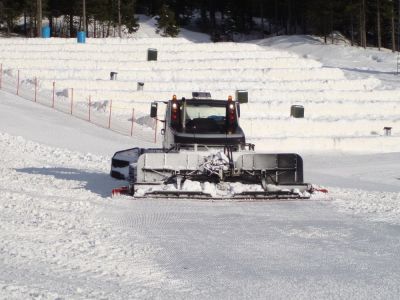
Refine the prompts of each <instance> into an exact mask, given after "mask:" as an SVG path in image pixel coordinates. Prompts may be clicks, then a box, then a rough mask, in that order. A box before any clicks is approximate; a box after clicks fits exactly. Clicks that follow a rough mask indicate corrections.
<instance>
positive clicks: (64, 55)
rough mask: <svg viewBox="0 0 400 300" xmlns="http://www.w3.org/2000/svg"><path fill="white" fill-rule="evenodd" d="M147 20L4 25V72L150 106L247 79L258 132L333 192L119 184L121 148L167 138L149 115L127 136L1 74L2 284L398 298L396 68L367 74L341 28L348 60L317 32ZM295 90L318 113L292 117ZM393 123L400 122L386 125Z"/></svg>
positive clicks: (20, 293)
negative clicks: (74, 29)
mask: <svg viewBox="0 0 400 300" xmlns="http://www.w3.org/2000/svg"><path fill="white" fill-rule="evenodd" d="M146 26H147V27H146ZM146 26H143V28H142V29H143V30H142V31H141V32H140V33H139V34H138V38H137V39H133V40H118V39H107V40H89V43H88V44H87V45H76V44H75V41H73V40H62V39H51V40H37V39H32V40H23V39H0V61H1V62H2V63H3V67H4V71H5V73H4V74H3V75H4V80H5V82H6V83H10V82H11V83H12V82H13V80H15V75H16V74H15V70H16V69H20V70H21V74H22V78H23V80H24V81H23V86H24V87H25V88H26V89H31V90H32V88H33V87H32V79H31V77H32V76H40V78H41V81H40V84H41V85H40V89H41V90H42V91H48V90H49V89H50V88H51V85H52V81H53V80H54V79H56V80H57V86H58V85H59V84H60V85H62V84H63V83H65V85H64V86H61V87H60V88H61V89H63V88H70V87H71V85H72V84H73V85H74V88H75V91H76V92H77V94H76V95H75V96H76V99H77V101H79V99H84V98H85V97H86V96H87V93H91V94H92V95H97V96H98V101H103V100H108V99H109V98H111V97H112V98H113V99H114V100H116V101H119V103H120V105H135V107H136V108H137V110H138V111H142V114H143V116H144V115H145V114H147V113H148V104H149V102H150V101H151V100H156V99H159V97H166V98H168V97H170V95H171V93H176V94H178V95H179V96H190V92H191V91H192V90H208V91H211V92H212V94H213V95H215V96H217V97H222V98H223V97H226V95H227V94H232V91H233V92H234V91H235V89H243V88H246V89H248V91H249V95H250V103H249V104H248V105H245V106H243V108H242V113H243V125H244V127H245V130H247V132H249V133H248V137H249V138H250V140H251V141H254V142H256V144H257V149H260V148H264V149H268V150H269V151H274V149H279V150H280V151H289V150H293V151H296V152H299V153H300V154H301V155H302V156H303V158H304V165H305V167H304V169H305V171H304V172H305V180H306V181H307V182H312V183H315V184H319V185H323V186H326V187H327V188H328V189H329V194H328V195H326V196H324V195H316V196H315V197H313V198H312V199H311V200H310V201H289V202H277V201H268V202H240V201H216V202H212V201H195V200H190V199H186V200H155V199H146V200H137V199H136V200H135V199H132V198H129V197H117V198H110V191H111V189H112V188H114V187H117V186H119V185H121V182H119V181H116V180H114V179H112V178H111V177H110V176H109V175H108V172H109V166H110V158H111V156H112V155H113V153H114V152H115V151H117V150H121V149H125V148H130V147H133V146H141V147H153V146H154V144H151V143H150V142H149V139H148V138H145V137H146V135H148V134H149V133H148V131H146V130H144V129H141V130H138V133H135V134H134V136H133V137H127V136H124V135H121V134H118V133H115V132H112V131H109V130H107V129H104V128H101V127H98V126H95V125H94V124H91V123H88V122H86V121H83V120H80V119H77V118H75V117H72V116H70V115H68V114H64V113H61V112H58V111H55V110H53V109H51V108H48V107H45V106H42V105H38V104H35V103H33V102H31V101H27V100H25V99H22V98H19V97H17V96H15V95H12V94H10V93H7V92H4V91H0V174H1V176H0V194H1V196H0V298H1V299H136V298H140V299H143V298H152V299H153V298H162V299H221V298H222V299H225V298H229V299H244V298H246V299H265V298H273V299H287V298H294V299H321V298H346V299H348V298H357V299H359V298H363V299H398V296H399V294H400V272H399V270H400V259H399V258H400V252H399V251H398V247H399V244H400V237H399V234H398V232H399V226H400V172H399V167H400V165H399V161H400V150H399V140H398V137H399V131H398V116H399V111H398V110H399V102H398V99H397V95H398V89H400V85H399V84H398V82H397V79H395V78H393V77H390V78H391V80H390V81H389V80H388V79H387V78H388V77H387V76H388V74H386V75H384V76H381V75H382V74H381V75H379V74H374V73H373V72H372V71H371V70H375V72H378V69H379V68H380V67H381V65H380V64H376V65H374V64H370V65H369V68H371V70H369V71H371V72H370V73H368V76H366V74H365V73H363V74H358V73H357V72H352V73H351V74H349V73H348V72H347V71H346V70H344V68H343V65H342V62H343V61H344V60H345V58H346V56H345V55H344V54H347V55H348V56H347V61H348V64H353V67H354V68H357V62H356V61H355V60H356V59H355V58H356V57H362V55H361V52H357V51H355V50H354V51H355V52H352V51H353V49H352V50H351V51H346V49H344V48H343V47H342V46H331V47H329V49H330V50H329V51H333V50H334V49H332V47H338V48H337V49H336V48H335V49H336V51H339V52H340V53H342V54H343V55H341V59H342V61H341V60H340V59H338V60H337V64H335V59H334V57H333V55H328V54H329V53H328V51H327V52H325V55H323V53H324V52H323V50H324V45H318V44H315V43H313V44H312V45H311V46H310V45H308V44H307V43H303V47H304V48H301V47H300V46H299V45H298V44H299V43H296V42H295V41H292V42H290V41H285V43H286V44H283V42H282V40H277V39H272V40H271V41H269V42H267V41H258V42H256V43H259V45H255V44H254V43H253V44H234V43H226V44H207V43H200V44H195V43H193V42H191V41H189V40H187V39H184V38H183V37H181V38H179V39H160V38H155V37H154V36H153V35H152V32H151V26H153V25H152V23H151V20H149V21H148V23H146ZM185 34H186V35H189V36H190V32H185ZM139 37H140V38H139ZM196 38H198V39H199V40H201V41H205V40H202V37H201V36H196ZM299 39H300V41H304V37H301V38H300V37H299ZM148 47H157V48H158V49H159V50H160V51H159V58H160V60H159V61H158V62H152V63H148V62H146V61H145V58H146V50H147V48H148ZM265 47H266V48H265ZM280 48H284V50H282V49H280ZM290 48H293V49H290ZM177 49H178V50H177ZM304 49H309V50H307V51H310V53H311V52H312V53H313V55H312V57H311V58H310V57H307V56H305V54H304V53H302V52H301V51H305V50H304ZM288 50H292V51H288ZM362 51H364V50H362ZM367 51H371V53H372V52H374V50H367ZM318 53H319V54H320V55H318ZM362 53H364V54H365V52H362ZM373 55H378V56H379V55H380V54H379V53H377V54H375V52H374V54H373ZM383 55H385V56H388V57H392V56H391V54H388V53H386V52H385V53H384V54H383ZM328 57H329V62H330V64H331V65H330V67H329V68H328V67H327V63H328V61H327V59H328ZM379 57H380V56H379ZM115 67H118V70H117V69H115ZM111 68H113V69H112V70H117V71H119V74H118V76H119V77H118V80H117V81H110V80H109V78H108V76H109V71H110V69H111ZM387 68H389V64H388V66H387ZM385 70H387V69H385ZM24 74H25V75H24ZM238 75H240V76H238ZM375 75H376V76H375ZM24 76H25V77H24ZM29 78H30V79H29ZM137 80H143V81H145V90H144V91H142V92H141V91H136V81H137ZM218 81H219V82H218ZM79 93H80V94H79ZM96 93H97V94H96ZM101 95H103V96H104V98H102V96H101ZM60 97H62V96H60ZM59 100H62V99H59ZM82 102H84V101H83V100H82ZM293 103H296V104H297V103H300V104H303V105H305V107H306V118H305V119H304V120H296V119H291V118H289V117H288V111H289V109H290V105H291V104H293ZM124 119H126V116H125V115H124V114H123V113H121V119H120V120H119V121H120V122H123V121H124ZM383 126H393V135H392V136H390V137H386V136H383V135H382V128H383ZM381 127H382V128H381ZM260 129H263V130H260ZM371 132H374V133H371Z"/></svg>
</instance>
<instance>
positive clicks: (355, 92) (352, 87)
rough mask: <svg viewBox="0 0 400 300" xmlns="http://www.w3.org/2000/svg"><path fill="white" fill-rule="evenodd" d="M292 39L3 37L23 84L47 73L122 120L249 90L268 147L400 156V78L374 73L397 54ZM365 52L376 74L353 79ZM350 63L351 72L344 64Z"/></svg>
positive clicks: (48, 84) (248, 117)
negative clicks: (172, 101)
mask: <svg viewBox="0 0 400 300" xmlns="http://www.w3.org/2000/svg"><path fill="white" fill-rule="evenodd" d="M146 24H147V23H146ZM147 26H150V25H148V24H147ZM145 28H151V26H150V27H144V28H143V30H145ZM146 30H148V29H146ZM140 32H141V33H142V34H143V33H144V32H145V31H140ZM140 32H139V34H138V36H141V34H140ZM145 36H146V35H145ZM292 39H293V40H292V41H291V40H282V39H276V38H275V39H272V40H271V41H269V40H267V41H261V42H256V43H248V44H237V43H217V44H213V43H200V44H198V43H193V42H191V41H189V40H187V39H185V38H176V39H172V38H154V37H150V38H149V37H143V38H133V39H129V40H126V39H123V40H120V39H88V43H87V44H85V45H81V44H77V43H76V41H75V40H74V39H68V40H66V39H48V40H45V39H28V40H26V39H11V40H10V39H3V40H0V62H1V63H3V70H4V72H5V74H7V75H10V76H13V78H14V79H13V80H14V81H15V77H16V76H17V70H20V76H21V78H22V79H21V80H22V81H23V83H24V84H23V86H24V87H27V88H29V89H31V90H33V89H34V87H33V83H34V80H33V78H35V77H37V78H39V85H40V88H41V89H42V90H49V91H50V90H51V89H52V86H53V82H56V87H57V91H59V92H57V94H58V95H59V97H60V98H63V95H64V96H65V93H63V92H62V91H65V90H67V89H69V88H74V93H75V99H76V101H81V102H82V103H84V104H85V105H87V99H88V97H89V95H90V96H91V97H92V99H93V101H94V102H98V103H106V104H107V105H109V103H110V100H113V103H114V106H115V107H118V108H120V109H119V111H118V114H119V115H120V118H121V120H128V118H129V116H130V115H131V110H132V107H134V108H135V111H136V112H137V114H138V117H140V116H145V115H147V114H148V109H149V102H151V101H153V100H163V99H169V98H170V97H171V96H172V95H173V94H176V95H177V96H178V97H191V92H192V91H209V92H211V93H212V95H213V96H214V97H215V98H221V99H226V98H227V97H228V95H234V94H235V91H236V90H247V91H248V92H249V98H250V103H249V104H248V105H244V106H243V109H242V112H243V114H242V122H241V123H242V126H243V127H244V129H245V131H246V134H247V137H248V139H249V140H250V141H252V142H255V143H257V144H258V145H259V147H260V148H263V149H265V150H267V149H268V150H271V151H321V150H324V151H332V150H342V151H347V152H349V151H353V152H354V151H356V152H365V151H369V152H393V151H400V149H399V147H400V146H399V145H400V133H399V127H400V126H399V125H400V119H399V115H400V104H399V99H398V94H399V91H400V84H399V80H398V78H397V77H396V76H395V75H388V74H386V77H383V78H382V77H380V76H374V75H376V74H379V71H378V69H379V67H380V66H383V68H384V69H385V72H388V71H387V64H385V63H383V62H382V63H379V62H380V60H382V61H385V62H386V61H389V60H390V63H392V62H394V61H396V55H394V54H391V53H387V52H385V51H383V52H381V53H377V51H374V50H363V49H353V48H351V49H348V48H349V47H346V48H345V46H326V45H322V44H321V43H319V44H316V42H315V43H314V44H311V46H309V47H307V45H310V42H308V44H307V43H306V44H305V46H302V47H300V46H298V47H297V48H296V45H298V44H300V43H301V41H305V42H307V41H309V40H307V39H306V38H302V37H299V38H298V40H295V38H292ZM257 44H259V45H257ZM288 44H290V45H291V46H290V47H289V46H288ZM265 45H268V46H265ZM302 45H304V44H303V43H302ZM332 47H336V48H332ZM149 48H156V49H157V50H158V61H156V62H154V61H151V62H148V61H147V49H149ZM300 48H301V50H299V51H297V52H298V53H294V52H290V50H292V49H294V50H295V52H296V49H300ZM309 49H311V50H310V53H309V54H307V53H306V52H307V51H308V50H309ZM335 49H336V50H337V53H343V52H345V51H347V50H348V55H347V56H344V55H339V59H338V61H339V63H338V65H337V66H336V65H335V64H334V61H335V60H334V55H335V54H330V53H336V52H335V51H336V50H335ZM368 51H369V52H368ZM316 53H319V55H317V54H316ZM364 53H369V54H368V55H369V57H370V64H369V65H367V66H366V70H370V71H368V72H369V73H368V74H369V76H366V73H365V72H361V73H362V74H361V75H360V76H357V75H358V73H357V74H355V73H354V72H352V75H351V76H349V75H348V74H349V72H348V71H347V69H348V68H351V63H352V62H353V65H354V61H355V60H359V57H362V56H361V54H363V55H364ZM313 54H315V55H313ZM325 54H326V55H327V56H325ZM328 55H329V56H328ZM368 55H367V56H368ZM364 56H365V55H364ZM326 57H330V59H329V60H327V59H326ZM344 57H345V59H346V61H349V66H350V67H347V68H346V67H345V66H344V63H343V61H342V60H344ZM373 58H374V59H373ZM363 61H364V60H363ZM371 68H375V70H376V71H375V72H374V71H372V70H371ZM112 71H113V72H118V80H117V81H112V80H110V72H112ZM387 76H390V84H387V83H386V81H387V80H386V79H387ZM6 79H8V80H11V78H10V77H9V76H6ZM382 80H384V82H382ZM138 82H142V83H144V89H143V91H138V89H137V83H138ZM389 87H390V88H389ZM32 92H33V91H32ZM61 100H62V99H61ZM294 104H301V105H304V107H305V118H304V119H293V118H290V116H289V114H290V107H291V105H294ZM384 127H392V136H391V137H384V136H383V134H384V131H383V128H384ZM260 128H262V129H263V130H259V129H260Z"/></svg>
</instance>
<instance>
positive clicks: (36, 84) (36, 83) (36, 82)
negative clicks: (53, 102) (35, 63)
mask: <svg viewBox="0 0 400 300" xmlns="http://www.w3.org/2000/svg"><path fill="white" fill-rule="evenodd" d="M37 86H38V80H37V77H35V102H36V101H37Z"/></svg>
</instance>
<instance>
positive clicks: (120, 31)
mask: <svg viewBox="0 0 400 300" xmlns="http://www.w3.org/2000/svg"><path fill="white" fill-rule="evenodd" d="M118 36H119V37H120V38H122V24H121V0H118Z"/></svg>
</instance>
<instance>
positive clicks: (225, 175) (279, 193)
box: [111, 93, 313, 199]
mask: <svg viewBox="0 0 400 300" xmlns="http://www.w3.org/2000/svg"><path fill="white" fill-rule="evenodd" d="M205 95H206V96H207V93H206V94H205ZM196 96H198V94H197V95H196ZM159 103H164V104H166V110H165V119H164V120H165V121H164V128H163V129H162V130H161V134H162V135H163V137H164V139H163V145H162V148H150V149H149V148H132V149H127V150H123V151H119V152H117V153H115V155H114V156H113V158H112V166H111V176H112V177H114V178H117V179H122V180H127V181H128V186H127V187H124V188H120V189H115V190H113V194H119V193H123V194H130V195H132V196H134V197H151V198H156V197H171V198H175V197H182V198H219V199H221V198H222V199H225V198H227V199H230V198H242V199H254V198H261V199H280V198H283V199H292V198H294V199H297V198H303V199H307V198H309V197H310V194H311V193H312V192H313V188H312V186H311V185H310V184H307V183H304V182H303V160H302V158H301V157H300V156H299V155H297V154H294V153H260V152H256V151H255V149H254V145H253V144H248V143H246V141H245V135H244V133H243V130H242V129H241V128H240V126H239V117H240V103H244V102H240V103H239V102H236V101H233V99H232V97H229V98H228V100H212V99H210V98H209V97H194V98H193V99H185V98H182V99H180V100H178V99H177V98H176V96H173V98H172V100H169V101H165V102H153V103H152V104H151V113H150V115H151V117H152V118H157V110H158V104H159Z"/></svg>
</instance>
